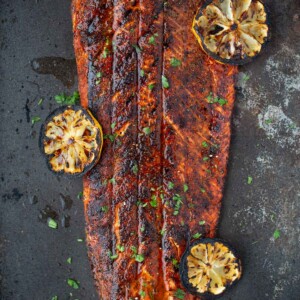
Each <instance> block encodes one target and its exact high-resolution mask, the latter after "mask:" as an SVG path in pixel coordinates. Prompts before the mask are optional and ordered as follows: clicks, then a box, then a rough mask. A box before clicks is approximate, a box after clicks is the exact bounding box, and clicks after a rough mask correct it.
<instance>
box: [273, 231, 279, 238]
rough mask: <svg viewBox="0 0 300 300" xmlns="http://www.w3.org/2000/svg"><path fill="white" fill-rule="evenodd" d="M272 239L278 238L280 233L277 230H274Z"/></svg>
mask: <svg viewBox="0 0 300 300" xmlns="http://www.w3.org/2000/svg"><path fill="white" fill-rule="evenodd" d="M273 237H274V239H275V240H277V239H279V238H280V231H279V230H278V229H276V230H275V231H274V233H273Z"/></svg>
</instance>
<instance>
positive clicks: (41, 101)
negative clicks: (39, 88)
mask: <svg viewBox="0 0 300 300" xmlns="http://www.w3.org/2000/svg"><path fill="white" fill-rule="evenodd" d="M43 101H44V99H43V98H41V99H40V100H39V101H38V105H39V106H40V105H41V104H42V103H43Z"/></svg>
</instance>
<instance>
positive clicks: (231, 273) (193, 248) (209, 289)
mask: <svg viewBox="0 0 300 300" xmlns="http://www.w3.org/2000/svg"><path fill="white" fill-rule="evenodd" d="M241 274H242V268H241V261H240V259H239V258H238V257H237V256H236V252H235V250H234V249H233V248H232V247H231V246H229V245H228V244H227V243H226V242H224V241H222V240H219V239H208V238H206V239H201V240H197V241H195V242H193V243H192V244H191V245H190V246H189V247H188V248H187V250H186V252H185V253H184V255H183V256H182V258H181V262H180V277H181V281H182V283H183V285H184V287H185V288H186V289H187V290H188V291H189V292H190V293H191V294H194V295H197V296H202V297H206V298H214V297H217V296H219V295H221V294H223V293H224V292H225V291H226V290H227V289H228V288H229V287H231V286H232V285H233V284H234V283H236V282H237V281H238V280H239V279H240V278H241Z"/></svg>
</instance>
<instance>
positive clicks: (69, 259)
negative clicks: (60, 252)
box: [67, 257, 72, 265]
mask: <svg viewBox="0 0 300 300" xmlns="http://www.w3.org/2000/svg"><path fill="white" fill-rule="evenodd" d="M67 263H68V264H69V265H70V264H71V263H72V257H68V259H67Z"/></svg>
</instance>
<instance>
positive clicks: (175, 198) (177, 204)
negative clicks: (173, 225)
mask: <svg viewBox="0 0 300 300" xmlns="http://www.w3.org/2000/svg"><path fill="white" fill-rule="evenodd" d="M173 201H174V202H175V206H174V212H173V215H174V216H177V215H178V214H179V210H180V207H181V204H182V198H181V196H180V195H179V194H175V195H174V196H173Z"/></svg>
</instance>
